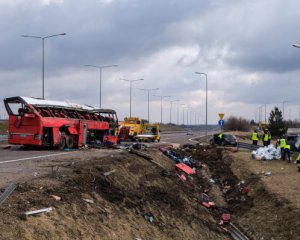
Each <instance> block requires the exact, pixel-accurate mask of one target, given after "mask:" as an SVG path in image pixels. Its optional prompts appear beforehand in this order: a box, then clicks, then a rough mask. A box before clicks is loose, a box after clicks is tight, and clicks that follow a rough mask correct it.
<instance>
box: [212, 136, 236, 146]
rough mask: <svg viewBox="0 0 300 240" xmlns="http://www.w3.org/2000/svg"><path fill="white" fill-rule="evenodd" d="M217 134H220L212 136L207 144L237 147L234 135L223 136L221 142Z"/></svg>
mask: <svg viewBox="0 0 300 240" xmlns="http://www.w3.org/2000/svg"><path fill="white" fill-rule="evenodd" d="M219 134H220V133H217V134H214V135H213V138H211V139H210V140H209V143H210V144H212V145H214V144H219V145H222V146H225V145H231V146H237V139H236V137H235V136H234V135H232V134H223V136H222V140H220V138H219Z"/></svg>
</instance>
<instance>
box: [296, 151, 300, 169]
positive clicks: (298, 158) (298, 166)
mask: <svg viewBox="0 0 300 240" xmlns="http://www.w3.org/2000/svg"><path fill="white" fill-rule="evenodd" d="M296 163H297V168H298V172H300V154H299V155H298V157H297V160H296Z"/></svg>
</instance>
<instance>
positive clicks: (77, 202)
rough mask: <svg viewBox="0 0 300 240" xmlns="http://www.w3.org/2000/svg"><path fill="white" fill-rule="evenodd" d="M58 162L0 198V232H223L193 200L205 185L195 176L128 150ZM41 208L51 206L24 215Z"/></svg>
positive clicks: (197, 235) (146, 235)
mask: <svg viewBox="0 0 300 240" xmlns="http://www.w3.org/2000/svg"><path fill="white" fill-rule="evenodd" d="M162 157H163V156H162ZM164 161H168V162H169V163H168V164H169V165H173V164H174V163H173V162H172V160H169V159H167V158H165V159H164ZM60 169H61V170H60V171H59V172H57V173H55V174H52V175H51V176H47V177H44V178H41V179H35V180H34V181H30V182H26V183H24V184H21V185H20V186H19V187H18V188H17V189H16V190H15V192H14V193H13V194H12V195H11V196H10V197H9V198H8V199H7V200H6V202H5V203H4V204H2V205H1V207H0V212H1V213H2V218H1V219H0V239H136V238H141V239H228V238H227V237H226V235H224V233H223V231H222V230H221V229H220V228H219V227H218V225H217V224H216V222H215V220H214V219H213V218H212V217H211V215H210V213H209V212H208V211H207V210H206V209H205V208H203V207H202V206H200V204H199V202H197V201H195V198H197V196H198V195H199V194H200V193H201V192H202V191H203V189H204V188H206V187H207V186H208V185H209V184H208V183H207V181H204V180H203V178H202V177H201V175H198V176H194V177H190V178H188V179H187V181H185V182H182V181H179V179H178V176H177V175H176V172H175V170H174V169H173V170H170V169H168V170H164V169H161V168H159V167H158V166H156V165H154V164H153V163H151V162H149V161H147V160H145V159H142V158H140V157H137V156H135V155H132V154H129V153H122V154H120V155H118V156H110V157H106V158H101V159H93V160H91V161H88V162H84V163H75V164H70V165H69V166H65V169H62V168H60ZM52 195H56V196H59V197H61V200H60V201H56V200H55V199H54V198H53V197H52ZM46 207H53V209H54V210H53V211H52V212H50V213H49V214H41V215H39V216H36V217H34V216H32V217H27V218H25V219H24V215H23V214H24V212H25V211H29V210H33V209H41V208H46ZM147 214H151V215H152V216H153V218H154V221H153V222H151V221H150V220H149V219H146V218H145V215H146V216H147ZM12 226H13V227H12Z"/></svg>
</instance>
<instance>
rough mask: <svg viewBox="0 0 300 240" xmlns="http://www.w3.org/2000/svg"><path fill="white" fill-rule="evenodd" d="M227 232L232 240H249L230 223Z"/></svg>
mask: <svg viewBox="0 0 300 240" xmlns="http://www.w3.org/2000/svg"><path fill="white" fill-rule="evenodd" d="M228 231H229V234H230V235H231V237H232V238H233V239H234V240H249V238H248V237H247V236H246V235H245V234H243V233H242V232H241V231H240V230H239V229H238V228H237V227H236V226H235V225H233V224H232V223H230V225H229V229H228Z"/></svg>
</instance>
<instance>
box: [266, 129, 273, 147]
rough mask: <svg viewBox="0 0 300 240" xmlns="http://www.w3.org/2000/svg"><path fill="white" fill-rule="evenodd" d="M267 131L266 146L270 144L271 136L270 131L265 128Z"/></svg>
mask: <svg viewBox="0 0 300 240" xmlns="http://www.w3.org/2000/svg"><path fill="white" fill-rule="evenodd" d="M267 133H268V145H267V146H269V145H270V144H271V138H272V136H271V133H270V131H269V130H267Z"/></svg>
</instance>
